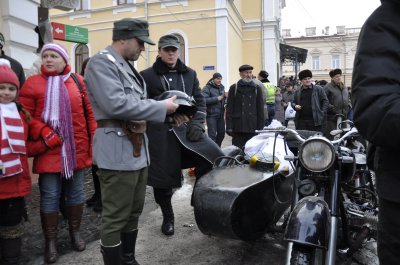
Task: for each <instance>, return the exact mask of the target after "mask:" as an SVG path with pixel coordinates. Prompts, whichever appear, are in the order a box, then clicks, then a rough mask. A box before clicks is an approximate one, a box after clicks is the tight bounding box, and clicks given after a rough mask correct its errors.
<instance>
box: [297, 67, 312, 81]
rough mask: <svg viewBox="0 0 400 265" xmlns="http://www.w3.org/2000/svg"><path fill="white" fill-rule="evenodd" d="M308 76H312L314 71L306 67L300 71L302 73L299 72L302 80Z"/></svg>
mask: <svg viewBox="0 0 400 265" xmlns="http://www.w3.org/2000/svg"><path fill="white" fill-rule="evenodd" d="M307 77H312V73H311V71H310V70H308V69H306V70H303V71H300V73H299V79H300V80H303V79H304V78H307Z"/></svg>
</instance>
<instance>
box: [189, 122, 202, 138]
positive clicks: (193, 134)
mask: <svg viewBox="0 0 400 265" xmlns="http://www.w3.org/2000/svg"><path fill="white" fill-rule="evenodd" d="M203 134H204V129H203V127H202V126H201V125H199V124H189V128H188V131H187V138H188V139H189V141H192V142H197V141H198V140H200V139H201V138H203Z"/></svg>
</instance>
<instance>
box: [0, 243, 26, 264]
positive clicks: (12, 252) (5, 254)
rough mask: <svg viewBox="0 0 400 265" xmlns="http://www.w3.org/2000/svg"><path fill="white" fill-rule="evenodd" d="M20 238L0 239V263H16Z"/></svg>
mask: <svg viewBox="0 0 400 265" xmlns="http://www.w3.org/2000/svg"><path fill="white" fill-rule="evenodd" d="M21 245H22V241H21V238H20V237H18V238H13V239H4V238H1V239H0V248H1V256H2V260H1V261H0V263H1V264H2V265H18V264H19V263H18V261H19V257H20V256H21Z"/></svg>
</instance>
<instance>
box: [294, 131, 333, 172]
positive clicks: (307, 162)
mask: <svg viewBox="0 0 400 265" xmlns="http://www.w3.org/2000/svg"><path fill="white" fill-rule="evenodd" d="M299 158H300V162H301V163H302V164H303V166H304V167H305V168H306V169H308V170H310V171H313V172H323V171H325V170H327V169H328V168H330V167H331V166H332V164H333V162H334V160H335V149H334V148H333V145H332V144H331V143H330V142H329V141H328V140H327V139H326V138H323V137H321V136H315V137H311V138H309V139H307V140H306V141H305V142H304V143H303V144H302V145H301V147H300V150H299Z"/></svg>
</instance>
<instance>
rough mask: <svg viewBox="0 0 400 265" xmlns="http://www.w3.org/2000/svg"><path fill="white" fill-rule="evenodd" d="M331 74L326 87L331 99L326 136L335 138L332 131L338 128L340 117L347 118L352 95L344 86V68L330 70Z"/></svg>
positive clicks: (327, 94)
mask: <svg viewBox="0 0 400 265" xmlns="http://www.w3.org/2000/svg"><path fill="white" fill-rule="evenodd" d="M329 75H330V76H331V79H332V80H331V82H329V83H328V84H327V85H326V86H325V87H324V89H325V93H326V96H327V97H328V100H329V107H328V112H327V123H326V133H325V135H326V137H328V139H331V140H332V139H333V136H332V135H331V134H330V132H331V131H332V130H334V129H336V128H337V121H338V118H341V119H342V120H345V119H346V118H347V114H348V112H349V106H350V97H349V91H348V89H347V88H346V87H345V86H344V84H343V82H342V80H341V78H342V70H340V69H339V68H337V69H334V70H332V71H330V72H329Z"/></svg>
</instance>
